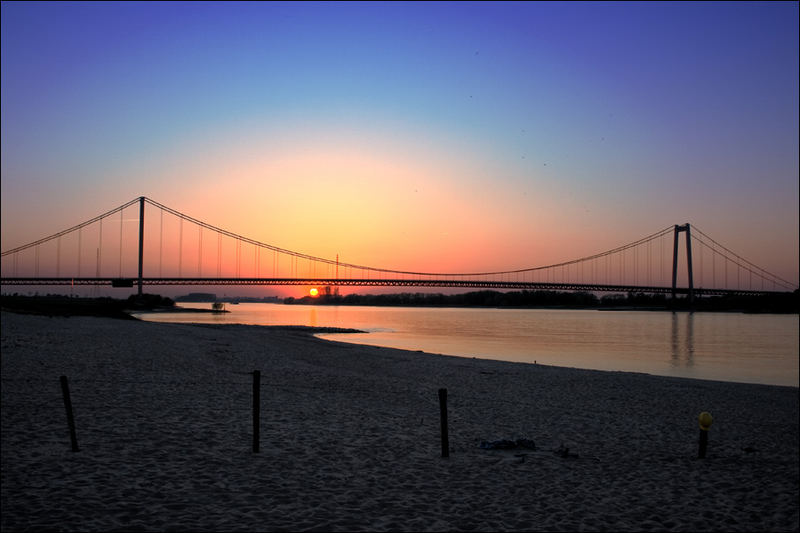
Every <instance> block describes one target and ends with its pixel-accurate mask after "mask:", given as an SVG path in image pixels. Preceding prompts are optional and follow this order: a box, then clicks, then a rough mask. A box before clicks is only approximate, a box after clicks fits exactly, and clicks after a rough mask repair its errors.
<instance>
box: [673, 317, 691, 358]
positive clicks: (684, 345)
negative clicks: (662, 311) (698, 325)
mask: <svg viewBox="0 0 800 533" xmlns="http://www.w3.org/2000/svg"><path fill="white" fill-rule="evenodd" d="M681 316H685V317H686V320H685V321H684V322H685V324H684V327H683V328H681V324H680V322H681V320H680V318H681ZM681 341H683V342H681ZM681 360H685V362H684V363H683V365H681ZM671 363H672V366H673V367H679V366H685V367H687V368H688V367H692V366H694V313H691V312H689V313H672V361H671Z"/></svg>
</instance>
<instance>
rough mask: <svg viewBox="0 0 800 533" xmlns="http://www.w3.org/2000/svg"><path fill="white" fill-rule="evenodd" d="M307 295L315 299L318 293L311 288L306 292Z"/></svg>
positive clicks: (315, 289) (314, 288)
mask: <svg viewBox="0 0 800 533" xmlns="http://www.w3.org/2000/svg"><path fill="white" fill-rule="evenodd" d="M308 294H310V295H311V296H312V297H314V298H316V297H317V296H319V291H318V290H317V288H316V287H313V288H312V289H311V290H310V291H308Z"/></svg>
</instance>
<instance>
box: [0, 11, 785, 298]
mask: <svg viewBox="0 0 800 533" xmlns="http://www.w3.org/2000/svg"><path fill="white" fill-rule="evenodd" d="M1 53H2V63H1V64H0V65H1V67H2V249H3V250H7V249H10V248H13V247H15V246H19V245H21V244H25V243H27V242H31V241H34V240H36V239H38V238H41V237H44V236H46V235H50V234H52V233H55V232H57V231H60V230H63V229H66V228H68V227H70V226H72V225H75V224H77V223H80V222H83V221H84V220H87V219H90V218H92V217H94V216H96V215H99V214H101V213H103V212H105V211H108V210H110V209H113V208H115V207H117V206H119V205H121V204H123V203H125V202H127V201H129V200H132V199H134V198H136V197H138V196H147V197H149V198H152V199H153V200H155V201H157V202H159V203H161V204H164V205H167V206H169V207H171V208H174V209H176V210H178V211H181V212H183V213H186V214H187V215H190V216H193V217H195V218H198V219H201V220H203V221H205V222H207V223H209V224H213V225H215V226H219V227H222V228H225V229H227V230H230V231H233V232H235V233H238V234H242V235H245V236H247V237H250V238H253V239H256V240H259V241H261V242H265V243H270V244H273V245H275V246H279V247H282V248H287V249H292V250H296V251H300V252H303V253H307V254H311V255H315V256H322V257H329V258H333V257H335V255H336V254H339V255H340V256H341V258H342V260H343V261H348V262H353V263H360V264H368V265H373V266H377V267H385V268H395V269H407V270H422V271H431V270H433V271H456V272H458V271H461V272H470V271H481V270H493V269H515V268H524V267H532V266H538V265H543V264H550V263H555V262H559V261H565V260H570V259H574V258H577V257H581V256H586V255H591V254H593V253H596V252H601V251H604V250H607V249H610V248H614V247H615V246H618V245H621V244H625V243H628V242H631V241H633V240H636V239H637V238H640V237H643V236H645V235H648V234H651V233H653V232H656V231H658V230H660V229H662V228H665V227H667V226H670V225H672V224H682V223H685V222H690V223H692V224H693V225H696V226H697V227H699V228H700V229H702V231H704V232H705V233H707V234H708V235H710V236H711V237H713V238H714V239H716V240H717V241H718V242H720V243H722V244H724V245H725V246H726V247H728V248H729V249H731V250H733V251H734V252H736V253H737V254H739V255H741V256H742V257H744V258H746V259H748V260H749V261H752V262H753V263H755V264H757V265H759V266H761V267H763V268H765V269H767V270H769V271H771V272H773V273H775V274H777V275H779V276H781V277H783V278H785V279H787V280H789V281H791V282H793V283H795V284H797V282H798V225H799V224H800V221H799V220H798V194H799V192H798V175H799V174H798V173H799V169H798V144H800V140H799V139H798V114H799V111H798V3H797V2H741V3H739V2H737V3H733V2H710V3H691V2H675V3H659V2H646V3H629V2H621V3H615V2H611V3H605V2H603V3H600V2H598V3H580V2H568V3H546V2H532V3H525V2H509V3H505V2H490V3H489V2H487V3H482V2H477V3H460V2H430V3H426V2H409V3H403V2H398V3H370V2H365V3H362V2H358V3H338V2H330V3H316V2H300V3H280V2H269V3H251V2H244V3H236V2H224V3H215V2H202V3H191V2H179V3H157V2H142V3H137V2H133V3H125V2H119V3H118V2H113V3H102V2H100V3H96V2H91V3H75V2H56V3H47V2H35V3H26V2H3V3H2V48H1Z"/></svg>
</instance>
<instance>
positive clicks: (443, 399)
mask: <svg viewBox="0 0 800 533" xmlns="http://www.w3.org/2000/svg"><path fill="white" fill-rule="evenodd" d="M439 417H440V420H441V428H442V431H441V433H442V457H450V442H449V437H448V435H447V389H439Z"/></svg>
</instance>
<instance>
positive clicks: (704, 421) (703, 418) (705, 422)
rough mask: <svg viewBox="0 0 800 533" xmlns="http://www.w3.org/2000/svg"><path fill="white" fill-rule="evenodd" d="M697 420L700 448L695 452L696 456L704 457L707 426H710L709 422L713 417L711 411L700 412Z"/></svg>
mask: <svg viewBox="0 0 800 533" xmlns="http://www.w3.org/2000/svg"><path fill="white" fill-rule="evenodd" d="M697 421H698V422H699V423H700V448H699V450H698V452H697V457H699V458H700V459H704V458H705V456H706V447H707V446H708V428H710V427H711V423H712V422H713V421H714V419H713V418H712V417H711V413H709V412H707V411H703V412H702V413H700V416H698V417H697Z"/></svg>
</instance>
